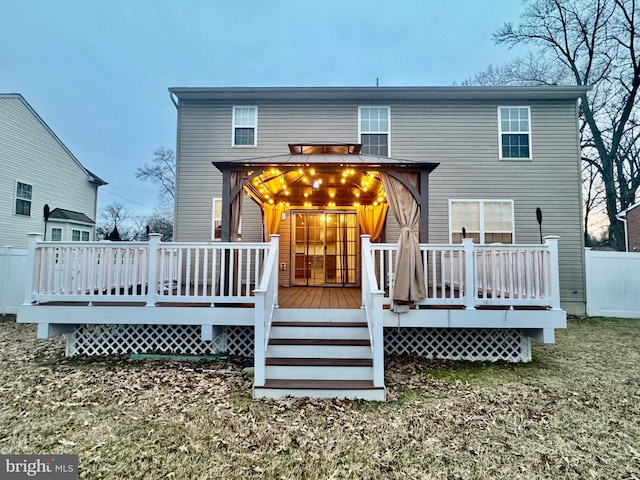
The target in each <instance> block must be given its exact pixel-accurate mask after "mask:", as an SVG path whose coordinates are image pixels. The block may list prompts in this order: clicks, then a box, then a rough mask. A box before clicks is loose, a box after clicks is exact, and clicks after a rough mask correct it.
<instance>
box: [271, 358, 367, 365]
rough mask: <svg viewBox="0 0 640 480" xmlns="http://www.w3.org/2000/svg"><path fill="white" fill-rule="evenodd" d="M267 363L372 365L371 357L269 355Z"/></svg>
mask: <svg viewBox="0 0 640 480" xmlns="http://www.w3.org/2000/svg"><path fill="white" fill-rule="evenodd" d="M266 364H267V365H271V366H276V365H278V366H283V367H296V366H309V367H372V366H373V360H371V359H370V358H278V357H269V358H267V359H266Z"/></svg>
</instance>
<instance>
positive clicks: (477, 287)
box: [362, 237, 560, 309]
mask: <svg viewBox="0 0 640 480" xmlns="http://www.w3.org/2000/svg"><path fill="white" fill-rule="evenodd" d="M369 249H370V253H369V255H370V256H371V257H372V258H373V261H374V268H375V274H376V284H375V289H376V290H377V289H380V290H384V291H385V297H384V299H383V303H384V304H390V303H391V302H392V300H391V299H392V298H393V279H394V276H395V264H396V256H397V250H398V246H397V244H388V243H374V244H372V243H367V242H366V241H365V240H364V238H363V247H362V252H363V259H364V258H365V253H366V252H367V251H368V250H369ZM420 251H421V252H422V262H423V265H424V280H425V285H426V286H427V287H428V288H427V298H425V299H424V300H421V301H420V302H417V303H418V305H449V306H454V305H455V306H463V307H465V308H467V309H473V308H475V307H477V306H510V307H549V308H554V309H559V308H560V286H559V276H558V237H546V238H545V243H544V244H542V245H502V244H500V245H498V244H496V245H475V244H474V243H473V241H472V240H471V239H465V240H464V241H463V243H462V244H461V245H432V244H421V245H420ZM363 263H364V260H363ZM364 286H365V283H364V273H363V304H364V302H365V301H366V299H365V289H364Z"/></svg>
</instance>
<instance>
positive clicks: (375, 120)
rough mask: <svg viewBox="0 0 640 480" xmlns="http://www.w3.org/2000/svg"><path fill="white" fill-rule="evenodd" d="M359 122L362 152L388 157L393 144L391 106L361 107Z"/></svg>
mask: <svg viewBox="0 0 640 480" xmlns="http://www.w3.org/2000/svg"><path fill="white" fill-rule="evenodd" d="M358 123H359V135H360V143H361V144H362V150H361V153H362V154H364V155H376V156H379V157H388V156H389V151H390V148H389V147H390V144H391V142H390V137H391V134H390V129H391V120H390V109H389V107H360V108H359V110H358Z"/></svg>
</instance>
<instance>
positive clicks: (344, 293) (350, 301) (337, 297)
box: [278, 287, 361, 309]
mask: <svg viewBox="0 0 640 480" xmlns="http://www.w3.org/2000/svg"><path fill="white" fill-rule="evenodd" d="M360 303H361V293H360V289H359V288H336V287H280V288H279V289H278V304H279V305H280V308H316V309H319V308H331V309H333V308H360Z"/></svg>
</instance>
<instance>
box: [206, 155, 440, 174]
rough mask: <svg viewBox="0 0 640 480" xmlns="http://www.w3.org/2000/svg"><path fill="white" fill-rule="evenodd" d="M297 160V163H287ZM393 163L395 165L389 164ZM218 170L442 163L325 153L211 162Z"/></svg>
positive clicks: (400, 166) (398, 166) (427, 166)
mask: <svg viewBox="0 0 640 480" xmlns="http://www.w3.org/2000/svg"><path fill="white" fill-rule="evenodd" d="M331 157H335V162H330V161H322V162H317V161H314V160H323V159H327V158H331ZM349 157H353V158H354V160H355V159H356V158H357V159H360V160H369V161H368V162H362V161H361V162H356V161H353V162H349V161H348V158H349ZM291 159H295V161H285V160H291ZM389 161H392V162H393V163H391V162H389ZM211 163H212V164H213V165H214V166H215V167H216V168H218V169H235V170H243V169H246V168H267V167H276V166H280V167H283V166H284V167H291V168H295V167H300V166H305V165H313V166H314V167H315V168H324V167H327V168H329V167H334V166H336V165H344V166H352V167H356V168H365V167H367V166H370V167H372V168H376V169H381V170H393V169H402V170H406V169H415V170H428V171H433V170H435V169H436V168H437V167H438V166H439V165H440V163H434V162H423V161H420V160H406V159H400V158H394V157H378V156H375V155H363V154H357V155H354V154H325V153H309V154H301V153H298V154H291V153H288V154H282V155H268V156H265V157H253V158H238V159H233V160H221V161H212V162H211Z"/></svg>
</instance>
